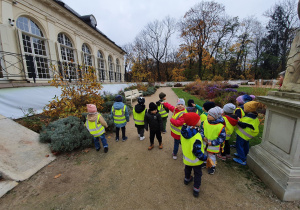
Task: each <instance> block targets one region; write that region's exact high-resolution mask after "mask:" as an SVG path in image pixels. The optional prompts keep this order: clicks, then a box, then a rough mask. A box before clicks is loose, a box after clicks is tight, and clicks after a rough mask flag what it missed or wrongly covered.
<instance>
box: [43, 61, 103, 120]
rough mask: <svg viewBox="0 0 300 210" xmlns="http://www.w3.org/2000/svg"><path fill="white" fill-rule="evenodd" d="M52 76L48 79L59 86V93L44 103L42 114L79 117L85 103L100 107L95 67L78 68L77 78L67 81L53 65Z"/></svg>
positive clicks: (99, 108) (55, 116) (84, 110)
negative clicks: (46, 103)
mask: <svg viewBox="0 0 300 210" xmlns="http://www.w3.org/2000/svg"><path fill="white" fill-rule="evenodd" d="M53 72H54V77H53V80H52V81H50V83H51V86H55V87H56V88H61V95H60V96H55V97H54V98H53V100H52V101H51V102H50V103H49V104H48V105H46V107H45V109H44V114H45V115H47V116H50V117H53V118H65V117H68V116H76V117H81V114H82V113H84V112H86V104H95V105H96V106H97V109H98V110H101V109H102V106H101V105H102V104H103V99H102V98H101V95H100V90H101V89H102V86H101V84H100V83H99V82H97V76H96V73H95V69H94V68H91V67H88V68H85V67H83V68H80V69H78V74H79V75H80V76H79V78H78V79H77V80H73V81H72V82H69V81H68V80H65V79H63V76H62V75H61V74H60V73H59V71H57V70H56V68H55V67H53Z"/></svg>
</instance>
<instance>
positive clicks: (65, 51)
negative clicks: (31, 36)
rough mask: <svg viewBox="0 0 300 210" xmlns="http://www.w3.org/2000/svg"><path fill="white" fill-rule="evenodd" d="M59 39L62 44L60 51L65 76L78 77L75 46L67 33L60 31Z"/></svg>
mask: <svg viewBox="0 0 300 210" xmlns="http://www.w3.org/2000/svg"><path fill="white" fill-rule="evenodd" d="M57 41H58V43H59V44H60V53H61V60H62V69H63V74H64V78H65V79H77V69H76V63H75V56H74V48H73V45H72V42H71V40H70V39H69V38H68V37H67V36H66V35H65V34H63V33H60V34H58V36H57Z"/></svg>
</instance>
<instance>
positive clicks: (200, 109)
mask: <svg viewBox="0 0 300 210" xmlns="http://www.w3.org/2000/svg"><path fill="white" fill-rule="evenodd" d="M192 106H193V107H195V108H196V109H197V110H198V112H199V113H201V114H200V120H201V125H202V124H203V122H204V121H205V120H206V119H207V115H208V111H209V110H210V109H211V108H214V107H215V106H216V105H215V102H212V101H206V102H205V103H204V104H203V107H201V106H199V105H198V104H194V103H192Z"/></svg>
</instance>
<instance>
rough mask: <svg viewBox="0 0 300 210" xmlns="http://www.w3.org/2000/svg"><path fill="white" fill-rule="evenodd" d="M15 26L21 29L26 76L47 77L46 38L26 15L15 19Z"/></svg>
mask: <svg viewBox="0 0 300 210" xmlns="http://www.w3.org/2000/svg"><path fill="white" fill-rule="evenodd" d="M17 27H18V28H19V29H20V30H21V31H22V40H21V41H22V43H23V47H24V53H25V59H26V67H27V72H28V77H29V78H33V79H34V80H35V78H39V79H49V78H50V70H49V64H48V55H47V48H46V39H45V38H44V35H43V32H42V31H41V29H40V28H39V27H38V25H37V24H36V23H35V22H34V21H32V20H30V19H29V18H26V17H19V18H18V19H17Z"/></svg>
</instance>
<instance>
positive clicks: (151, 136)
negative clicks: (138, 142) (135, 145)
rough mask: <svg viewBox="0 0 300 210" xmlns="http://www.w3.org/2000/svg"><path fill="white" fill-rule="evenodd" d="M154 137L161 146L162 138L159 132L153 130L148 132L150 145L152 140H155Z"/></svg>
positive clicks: (152, 142)
mask: <svg viewBox="0 0 300 210" xmlns="http://www.w3.org/2000/svg"><path fill="white" fill-rule="evenodd" d="M155 135H156V138H157V140H158V142H159V145H160V144H161V142H162V137H161V133H160V131H153V130H150V144H151V145H152V144H154V138H155Z"/></svg>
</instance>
